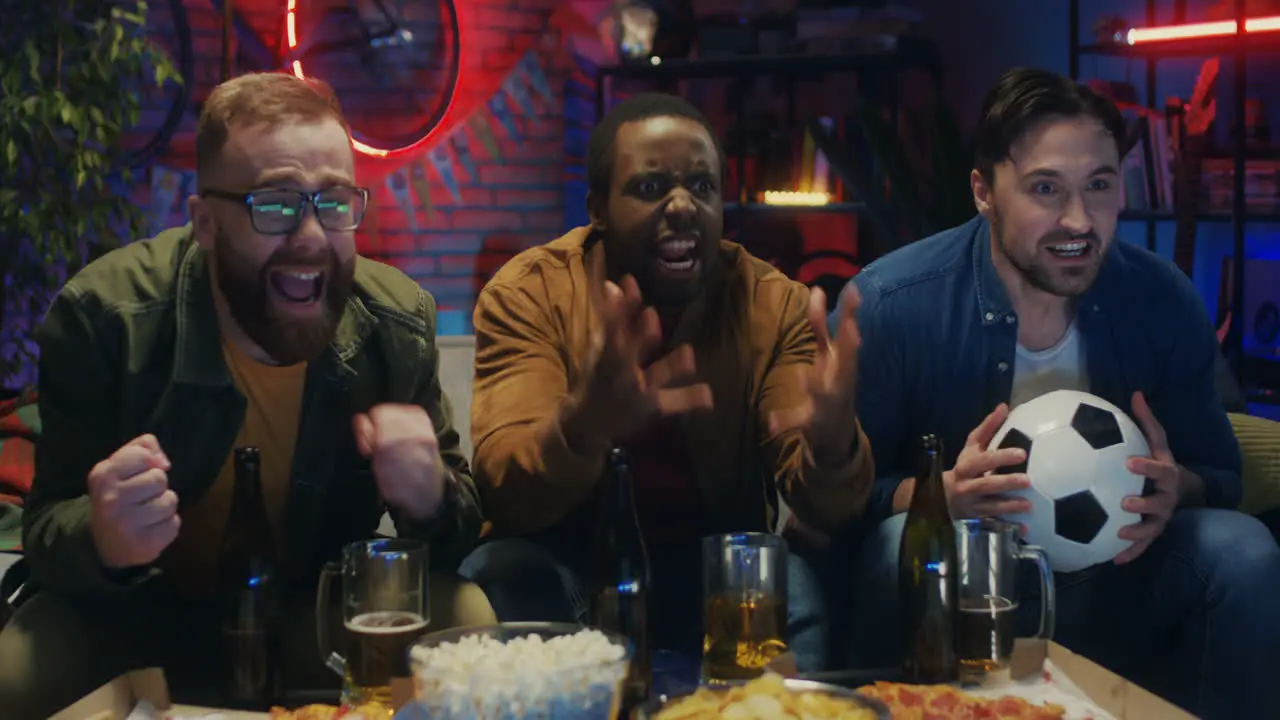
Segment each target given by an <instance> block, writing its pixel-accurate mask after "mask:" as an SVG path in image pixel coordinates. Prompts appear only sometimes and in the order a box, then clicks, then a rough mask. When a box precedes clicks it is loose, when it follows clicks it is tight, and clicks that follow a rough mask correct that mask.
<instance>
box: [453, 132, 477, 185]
mask: <svg viewBox="0 0 1280 720" xmlns="http://www.w3.org/2000/svg"><path fill="white" fill-rule="evenodd" d="M449 144H450V145H452V146H453V154H454V155H457V156H458V163H459V164H460V165H462V168H463V169H464V170H466V171H467V177H469V178H471V180H472V181H476V180H479V179H480V173H478V172H476V161H475V160H474V159H472V157H471V144H470V141H468V140H467V134H466V133H464V132H456V133H453V134H452V135H450V136H449Z"/></svg>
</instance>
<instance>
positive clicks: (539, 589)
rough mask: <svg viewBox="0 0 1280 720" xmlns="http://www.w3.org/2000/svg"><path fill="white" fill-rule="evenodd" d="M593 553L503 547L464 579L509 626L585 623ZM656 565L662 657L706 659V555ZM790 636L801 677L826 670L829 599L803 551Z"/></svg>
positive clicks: (464, 571) (480, 553)
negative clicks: (666, 654)
mask: <svg viewBox="0 0 1280 720" xmlns="http://www.w3.org/2000/svg"><path fill="white" fill-rule="evenodd" d="M587 549H588V548H580V551H574V550H568V549H560V550H559V551H556V550H553V549H552V548H550V547H548V546H547V545H544V544H541V543H538V542H534V541H532V540H524V539H507V540H495V541H493V542H489V543H486V544H484V545H481V546H480V547H479V548H477V549H476V550H475V551H473V552H472V553H471V554H470V555H469V556H467V558H466V560H464V561H463V562H462V566H461V567H460V568H459V570H458V573H459V574H460V575H462V576H463V577H465V578H467V579H469V580H471V581H472V582H474V583H476V584H477V585H479V586H480V588H481V589H483V590H484V592H485V595H486V596H488V598H489V602H490V604H492V605H493V610H494V612H495V613H496V614H497V616H498V619H499V620H500V621H502V622H516V621H545V622H578V623H582V622H585V620H586V617H587V602H588V601H587V597H586V595H585V592H584V589H583V583H582V580H581V577H582V576H583V572H584V570H585V567H586V562H585V557H584V555H587V554H588V553H586V552H585V551H586V550H587ZM652 565H653V577H654V590H653V595H652V596H651V600H650V602H651V603H652V605H653V608H652V612H653V618H654V621H653V628H652V632H653V638H652V642H653V644H654V647H655V649H658V648H660V649H664V650H674V651H678V652H681V653H686V654H689V655H692V656H695V657H696V656H698V655H700V654H701V652H702V579H701V554H700V551H698V550H697V549H694V548H690V549H689V550H688V551H687V552H661V553H654V555H653V558H652ZM787 633H788V636H789V637H788V638H787V640H788V646H789V647H790V649H791V651H792V653H793V654H794V655H795V658H796V664H797V666H798V668H799V669H800V671H801V672H815V671H818V670H823V669H825V668H826V665H827V656H828V649H829V646H828V642H829V640H830V636H831V628H830V625H829V623H828V616H827V613H826V601H825V595H824V593H823V591H822V585H821V583H820V582H819V580H818V575H817V573H816V571H815V569H814V566H813V564H812V563H811V562H810V561H809V560H808V559H806V558H805V557H804V556H802V555H801V554H800V553H798V552H795V551H792V552H791V553H790V554H789V555H788V557H787Z"/></svg>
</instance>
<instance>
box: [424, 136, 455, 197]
mask: <svg viewBox="0 0 1280 720" xmlns="http://www.w3.org/2000/svg"><path fill="white" fill-rule="evenodd" d="M431 165H432V166H433V167H434V168H435V169H436V172H437V173H439V174H440V180H441V181H443V182H444V188H445V189H446V190H448V191H449V194H450V195H452V196H453V201H454V202H462V193H460V192H458V178H457V176H455V175H454V174H453V160H452V159H450V158H449V151H448V150H447V149H445V146H444V145H437V146H436V147H435V149H434V150H432V151H431Z"/></svg>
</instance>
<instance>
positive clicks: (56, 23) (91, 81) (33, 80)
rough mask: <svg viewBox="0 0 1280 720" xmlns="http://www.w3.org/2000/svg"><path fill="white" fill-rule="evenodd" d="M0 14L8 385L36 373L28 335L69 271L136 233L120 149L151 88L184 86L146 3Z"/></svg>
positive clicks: (0, 347) (2, 292)
mask: <svg viewBox="0 0 1280 720" xmlns="http://www.w3.org/2000/svg"><path fill="white" fill-rule="evenodd" d="M0 13H3V17H4V18H5V21H4V22H3V23H0V47H4V48H5V54H6V56H7V60H8V61H7V62H4V63H0V387H3V386H6V385H7V384H9V383H11V382H12V379H13V378H15V377H16V376H17V375H18V373H19V371H29V367H30V365H31V363H32V361H33V360H34V348H33V346H32V343H31V342H30V336H31V331H32V330H33V329H34V326H35V323H36V321H37V320H38V318H39V317H40V316H41V315H42V314H43V312H44V308H45V306H46V305H47V303H48V301H49V299H50V298H51V297H52V295H53V293H54V292H56V291H57V289H58V288H59V287H60V286H61V284H62V282H64V280H65V278H66V277H67V276H68V274H69V273H72V272H74V271H75V270H76V269H77V268H79V267H80V266H81V265H82V264H83V263H84V262H85V260H86V259H87V258H88V257H91V256H92V255H95V254H98V253H100V252H102V251H104V250H105V249H109V248H110V247H113V246H115V245H117V244H118V243H119V239H120V238H122V237H133V236H136V235H135V233H137V232H138V231H140V230H141V227H142V226H141V220H142V217H141V211H140V210H139V208H137V207H136V206H135V205H134V204H133V203H132V202H131V201H130V198H129V197H128V196H127V192H128V189H129V187H130V186H131V183H132V169H131V168H129V167H125V166H122V164H121V162H120V158H121V157H122V156H121V154H120V153H119V152H118V148H120V147H121V140H122V137H123V135H124V134H125V133H127V132H128V131H129V130H130V129H131V128H133V127H135V126H137V123H138V120H139V115H140V112H141V109H142V108H141V104H142V99H141V98H142V95H143V94H142V89H143V88H144V84H147V83H154V84H155V85H156V86H163V85H164V84H165V83H169V82H181V78H180V77H179V74H178V73H177V72H176V70H175V69H174V66H173V64H172V62H170V60H169V58H168V56H167V55H166V54H165V53H164V52H163V51H162V50H161V49H159V48H158V47H156V46H155V45H153V44H152V43H151V42H149V41H148V39H147V38H146V37H145V33H144V31H145V28H146V13H147V6H146V3H145V2H141V1H138V0H52V1H50V2H29V1H28V0H0ZM23 377H24V378H26V379H29V378H30V373H29V372H23Z"/></svg>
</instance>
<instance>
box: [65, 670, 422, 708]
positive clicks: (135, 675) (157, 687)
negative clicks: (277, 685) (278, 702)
mask: <svg viewBox="0 0 1280 720" xmlns="http://www.w3.org/2000/svg"><path fill="white" fill-rule="evenodd" d="M412 695H413V684H412V682H411V681H410V680H409V679H408V678H393V679H392V681H391V701H392V704H393V705H394V706H395V707H396V708H399V707H401V706H402V705H403V704H404V703H405V702H407V701H408V700H409V699H410V698H411V697H412ZM309 704H311V702H309V701H302V700H299V701H296V702H284V703H282V705H284V706H285V707H290V708H292V707H295V706H298V705H309ZM269 717H270V716H269V715H268V714H267V713H262V712H245V711H242V710H222V709H218V708H210V707H200V706H196V705H182V704H174V703H173V702H172V701H171V700H170V698H169V686H168V685H167V684H166V683H165V679H164V671H163V670H161V669H160V668H149V669H146V670H135V671H133V672H130V673H125V674H124V675H121V676H120V677H118V678H116V679H115V680H112V681H111V682H108V683H106V684H105V685H103V686H102V687H100V688H98V689H97V690H94V691H93V692H91V693H89V694H88V695H86V696H84V697H83V698H81V699H80V700H78V701H77V702H76V703H75V704H74V705H71V706H69V707H67V708H65V709H63V710H61V711H60V712H58V713H57V714H56V715H54V716H53V717H52V718H50V720H266V718H269Z"/></svg>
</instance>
